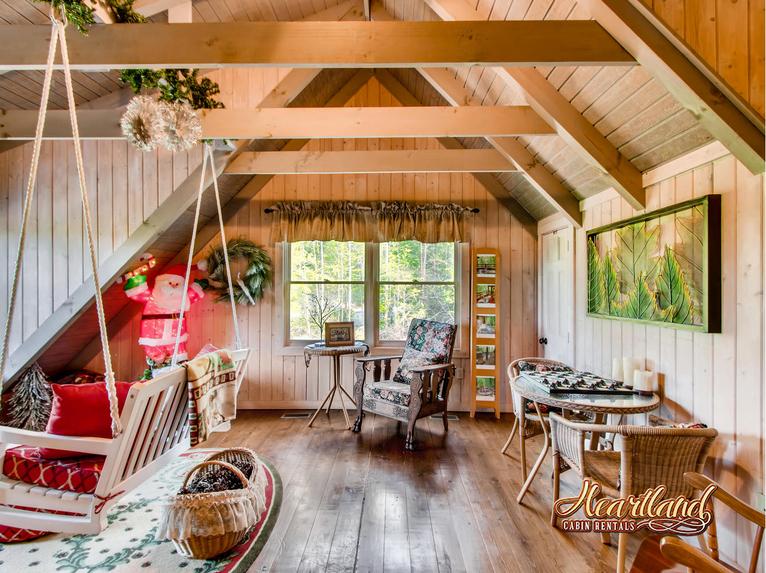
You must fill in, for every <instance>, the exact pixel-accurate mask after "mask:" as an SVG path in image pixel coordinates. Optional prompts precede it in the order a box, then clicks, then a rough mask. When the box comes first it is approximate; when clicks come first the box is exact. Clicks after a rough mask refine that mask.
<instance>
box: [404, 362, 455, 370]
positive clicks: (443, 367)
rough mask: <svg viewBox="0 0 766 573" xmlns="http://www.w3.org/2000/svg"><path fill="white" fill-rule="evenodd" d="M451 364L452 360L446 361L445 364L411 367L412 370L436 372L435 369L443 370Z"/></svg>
mask: <svg viewBox="0 0 766 573" xmlns="http://www.w3.org/2000/svg"><path fill="white" fill-rule="evenodd" d="M450 366H452V362H445V363H444V364H427V365H425V366H416V367H415V368H410V372H434V371H435V370H443V369H445V368H449V367H450Z"/></svg>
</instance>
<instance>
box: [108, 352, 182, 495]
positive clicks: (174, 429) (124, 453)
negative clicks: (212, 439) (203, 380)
mask: <svg viewBox="0 0 766 573" xmlns="http://www.w3.org/2000/svg"><path fill="white" fill-rule="evenodd" d="M187 392H188V391H187V387H186V369H185V368H183V367H179V368H176V369H174V370H172V371H170V372H166V373H164V374H162V375H160V376H158V377H157V378H155V379H153V380H149V381H146V382H139V383H136V384H134V385H133V387H132V388H131V389H130V392H128V397H127V399H126V401H125V406H124V407H123V410H122V415H121V416H120V418H121V421H122V426H123V432H122V434H120V435H119V436H118V437H117V438H116V439H115V443H114V447H115V450H114V452H113V454H112V455H111V456H108V457H107V460H106V464H105V465H104V469H103V472H102V479H101V480H99V485H98V489H97V490H96V493H97V494H99V495H103V492H108V491H110V490H112V489H113V486H116V485H118V484H121V483H122V482H124V481H126V480H127V479H129V478H130V477H131V476H133V475H135V474H136V473H137V472H139V471H140V470H142V469H143V468H145V467H146V466H148V465H149V464H151V463H152V462H153V461H155V460H156V459H158V458H159V457H160V456H161V455H162V454H164V453H165V452H167V451H168V450H170V449H172V448H173V447H175V446H177V445H178V444H179V443H180V442H181V441H182V440H183V439H185V438H186V436H187V435H188V432H189V424H188V417H189V414H188V410H187V408H188V395H187ZM99 490H102V491H99Z"/></svg>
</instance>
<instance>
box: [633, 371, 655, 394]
mask: <svg viewBox="0 0 766 573" xmlns="http://www.w3.org/2000/svg"><path fill="white" fill-rule="evenodd" d="M633 390H635V391H636V392H638V393H639V394H651V393H652V392H654V383H653V373H652V372H651V371H650V370H635V371H634V372H633Z"/></svg>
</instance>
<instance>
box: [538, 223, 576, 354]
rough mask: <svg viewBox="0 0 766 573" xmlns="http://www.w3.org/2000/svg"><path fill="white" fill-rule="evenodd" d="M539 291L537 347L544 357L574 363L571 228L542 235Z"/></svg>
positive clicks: (572, 239) (572, 233)
mask: <svg viewBox="0 0 766 573" xmlns="http://www.w3.org/2000/svg"><path fill="white" fill-rule="evenodd" d="M540 239H541V240H540V245H541V249H542V253H541V255H542V256H541V259H542V261H541V262H542V265H541V269H542V272H541V285H540V286H541V288H540V295H541V296H540V344H541V345H542V348H543V352H544V356H545V357H546V358H552V359H553V360H560V361H561V362H565V363H567V364H573V363H574V345H573V340H572V335H573V322H574V252H573V246H574V229H573V228H572V227H566V228H563V229H558V230H556V231H551V232H550V233H545V234H543V235H542V236H541V238H540Z"/></svg>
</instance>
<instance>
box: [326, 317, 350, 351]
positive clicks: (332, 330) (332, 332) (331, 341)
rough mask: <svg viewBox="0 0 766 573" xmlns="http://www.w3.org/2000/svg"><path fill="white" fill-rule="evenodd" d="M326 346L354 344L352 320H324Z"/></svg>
mask: <svg viewBox="0 0 766 573" xmlns="http://www.w3.org/2000/svg"><path fill="white" fill-rule="evenodd" d="M324 343H325V345H326V346H350V345H352V344H354V323H353V322H326V323H325V325H324Z"/></svg>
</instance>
